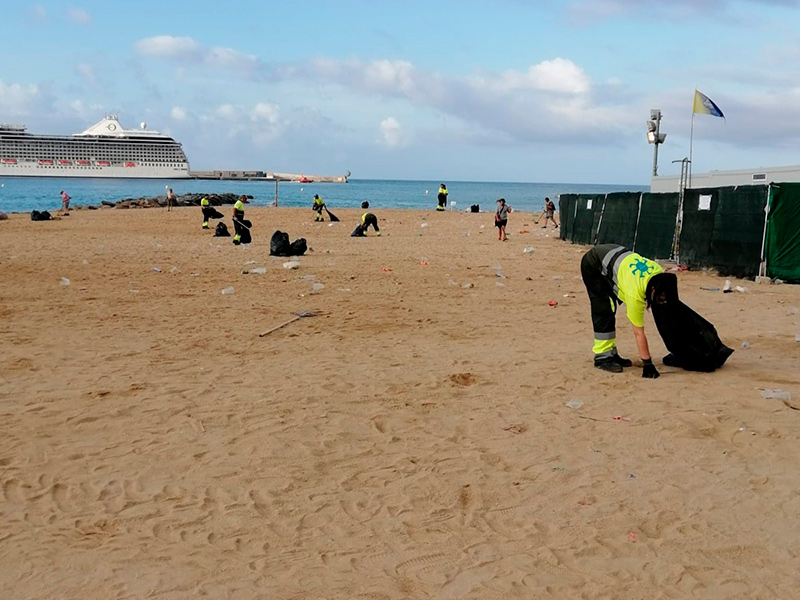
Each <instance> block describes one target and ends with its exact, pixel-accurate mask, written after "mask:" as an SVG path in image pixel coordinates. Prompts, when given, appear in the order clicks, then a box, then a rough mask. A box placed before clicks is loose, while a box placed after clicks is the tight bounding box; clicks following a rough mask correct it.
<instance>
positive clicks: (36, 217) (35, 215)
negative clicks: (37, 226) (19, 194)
mask: <svg viewBox="0 0 800 600" xmlns="http://www.w3.org/2000/svg"><path fill="white" fill-rule="evenodd" d="M52 218H53V215H51V214H50V213H49V212H47V211H46V210H43V211H42V212H39V211H38V210H32V211H31V221H49V220H50V219H52Z"/></svg>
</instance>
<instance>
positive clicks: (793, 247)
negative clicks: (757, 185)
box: [766, 183, 800, 282]
mask: <svg viewBox="0 0 800 600" xmlns="http://www.w3.org/2000/svg"><path fill="white" fill-rule="evenodd" d="M770 191H771V194H770V206H769V221H768V223H767V236H766V260H767V275H768V276H769V277H777V278H779V279H783V280H785V281H794V282H800V183H781V184H773V185H772V189H771V190H770Z"/></svg>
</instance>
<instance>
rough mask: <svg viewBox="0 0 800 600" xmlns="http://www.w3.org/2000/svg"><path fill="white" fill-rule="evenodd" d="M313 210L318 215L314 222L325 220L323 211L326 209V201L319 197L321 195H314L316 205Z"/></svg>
mask: <svg viewBox="0 0 800 600" xmlns="http://www.w3.org/2000/svg"><path fill="white" fill-rule="evenodd" d="M311 208H312V210H313V211H314V212H315V213H317V216H315V217H314V221H316V222H322V221H324V220H325V219H324V218H323V216H322V209H323V208H325V201H324V200H323V199H322V198H320V197H319V194H314V204H313V205H312V206H311Z"/></svg>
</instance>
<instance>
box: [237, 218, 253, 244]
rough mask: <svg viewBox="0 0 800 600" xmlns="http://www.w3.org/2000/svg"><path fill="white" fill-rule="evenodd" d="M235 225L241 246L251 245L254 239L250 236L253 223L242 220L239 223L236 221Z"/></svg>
mask: <svg viewBox="0 0 800 600" xmlns="http://www.w3.org/2000/svg"><path fill="white" fill-rule="evenodd" d="M233 224H234V227H235V229H236V233H238V234H239V243H240V244H249V243H250V242H252V241H253V237H252V236H251V235H250V228H251V227H252V226H253V223H252V222H251V221H250V220H249V219H242V220H240V221H238V222H237V220H236V219H234V221H233Z"/></svg>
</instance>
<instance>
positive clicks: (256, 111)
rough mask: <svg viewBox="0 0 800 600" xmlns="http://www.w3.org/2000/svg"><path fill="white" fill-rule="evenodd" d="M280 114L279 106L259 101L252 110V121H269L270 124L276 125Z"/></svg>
mask: <svg viewBox="0 0 800 600" xmlns="http://www.w3.org/2000/svg"><path fill="white" fill-rule="evenodd" d="M278 115H279V109H278V107H277V106H275V105H274V104H268V103H266V102H259V103H258V104H256V105H255V106H254V107H253V110H252V111H250V119H251V120H252V121H257V122H262V123H269V124H270V125H275V124H276V123H277V122H278Z"/></svg>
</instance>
